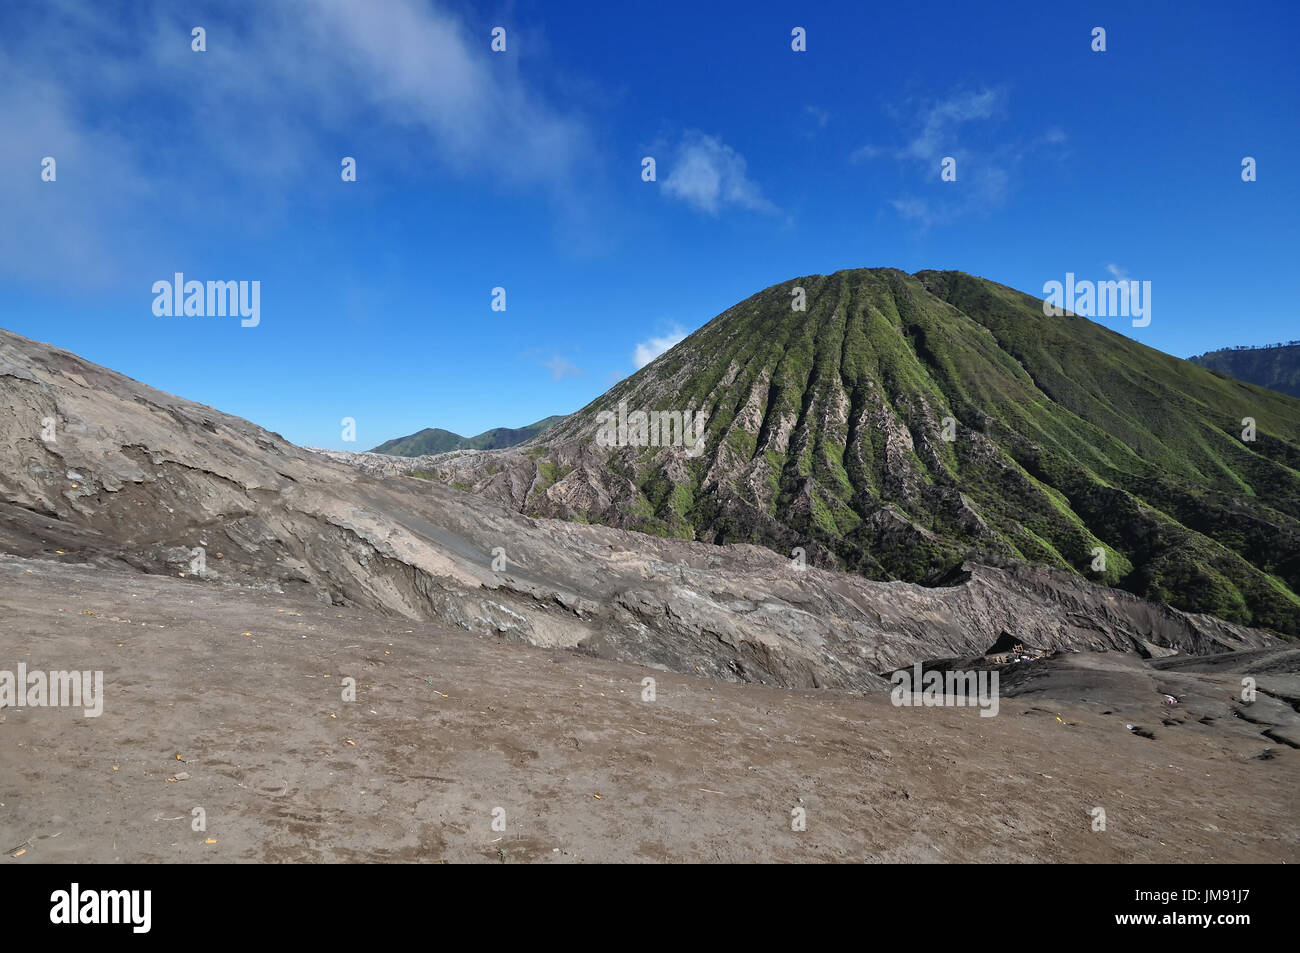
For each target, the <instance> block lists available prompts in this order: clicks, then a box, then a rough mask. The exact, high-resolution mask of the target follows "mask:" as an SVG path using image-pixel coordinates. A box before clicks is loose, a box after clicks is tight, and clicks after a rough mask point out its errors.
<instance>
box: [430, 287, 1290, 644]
mask: <svg viewBox="0 0 1300 953" xmlns="http://www.w3.org/2000/svg"><path fill="white" fill-rule="evenodd" d="M796 288H802V289H804V291H805V293H806V297H807V310H806V311H796V310H793V309H792V301H793V300H794V291H795V289H796ZM620 402H623V403H625V405H626V407H627V408H629V409H641V410H688V409H689V410H703V411H704V412H705V413H706V414H707V436H706V441H705V449H704V452H703V453H702V454H701V455H699V456H698V457H696V458H693V459H692V458H690V457H688V456H687V455H685V454H684V453H683V452H682V451H681V449H680V448H671V447H670V448H661V447H631V446H625V447H619V448H613V449H611V448H604V447H598V446H596V442H595V439H594V438H595V434H596V432H597V414H598V413H599V412H600V411H607V410H614V409H616V408H617V407H618V405H619V404H620ZM1245 418H1250V419H1251V420H1252V421H1254V432H1253V437H1254V439H1253V440H1249V439H1243V430H1244V428H1245V424H1243V420H1244V419H1245ZM435 472H436V473H437V475H438V476H439V477H440V478H442V479H448V480H451V479H454V480H455V481H456V482H457V485H461V486H471V487H472V488H473V489H475V490H476V491H478V492H482V493H486V494H488V495H492V496H495V497H497V498H499V499H501V500H502V501H503V502H507V503H509V504H510V505H511V506H514V507H516V508H519V509H522V510H523V511H525V512H528V513H532V514H536V515H548V516H558V517H562V518H568V519H579V520H583V521H588V522H596V523H607V524H611V525H617V526H622V527H626V528H631V529H637V530H641V531H644V532H650V533H656V534H662V535H673V536H683V537H690V538H697V539H703V540H708V541H714V542H754V543H759V544H762V545H765V546H769V547H771V548H774V549H776V550H778V551H780V552H783V553H787V554H788V553H790V552H791V551H792V550H793V549H794V548H795V547H801V548H802V549H803V550H804V551H805V553H806V556H807V558H808V559H809V560H811V561H814V562H817V563H820V564H823V565H837V566H840V567H842V568H845V569H848V570H852V571H857V572H861V573H864V574H866V575H868V576H870V577H872V578H899V579H906V580H913V581H929V582H933V581H938V580H941V579H942V578H944V575H945V574H946V573H949V572H951V571H952V570H953V568H954V567H956V566H958V565H959V564H960V563H961V562H962V561H963V560H964V559H966V558H971V557H974V558H977V559H983V560H986V561H990V562H997V561H1001V560H1012V561H1027V562H1031V563H1038V564H1044V565H1049V566H1054V567H1058V568H1062V569H1068V570H1071V571H1073V572H1076V573H1079V574H1082V575H1085V576H1087V577H1088V578H1091V579H1094V580H1099V581H1102V582H1105V583H1107V584H1109V585H1112V586H1116V587H1119V588H1122V589H1126V590H1129V591H1131V592H1134V593H1137V594H1139V595H1142V596H1146V597H1149V598H1151V599H1154V600H1157V601H1161V602H1166V603H1169V604H1171V605H1173V606H1175V607H1178V608H1181V609H1185V610H1189V611H1193V612H1207V613H1212V614H1215V615H1217V616H1220V617H1222V618H1225V619H1229V620H1232V621H1237V622H1242V623H1247V624H1250V625H1254V626H1261V627H1266V628H1270V629H1273V630H1275V631H1278V632H1284V633H1290V634H1292V635H1296V634H1300V597H1297V592H1300V400H1297V399H1295V398H1291V397H1287V396H1284V395H1282V394H1278V393H1276V392H1274V391H1270V390H1266V389H1264V388H1261V387H1256V386H1253V385H1250V384H1246V383H1242V382H1239V381H1236V380H1232V379H1229V378H1225V377H1223V376H1220V375H1216V374H1214V373H1211V372H1210V371H1208V370H1205V369H1204V368H1201V367H1198V366H1196V365H1195V364H1191V363H1189V362H1187V361H1184V360H1181V359H1179V358H1176V357H1172V356H1170V355H1168V354H1164V353H1162V352H1160V351H1156V350H1153V349H1151V348H1149V347H1146V346H1144V345H1142V344H1139V343H1138V342H1136V341H1134V340H1131V339H1129V338H1127V337H1124V336H1123V335H1120V334H1117V333H1115V332H1113V331H1110V330H1108V329H1107V328H1104V327H1102V326H1101V325H1098V324H1096V323H1094V322H1091V321H1089V320H1087V319H1085V318H1081V317H1076V316H1073V315H1066V316H1064V317H1046V316H1044V314H1043V311H1042V302H1041V301H1040V300H1039V299H1036V298H1034V297H1031V296H1029V295H1026V294H1023V293H1021V292H1018V291H1015V290H1013V289H1011V288H1008V287H1006V286H1003V285H999V284H996V283H994V282H991V281H987V280H984V279H981V278H975V277H972V276H970V275H966V274H962V273H959V272H936V271H922V272H918V273H917V274H915V275H908V274H906V273H904V272H901V271H898V270H895V269H861V270H852V271H842V272H837V273H835V274H833V275H829V276H827V275H811V276H806V277H802V278H796V279H793V280H791V281H787V282H783V283H782V284H779V285H775V286H773V287H771V288H768V289H766V290H765V291H762V292H759V293H758V294H756V295H754V296H753V297H751V298H749V299H747V300H745V301H742V302H741V303H740V304H737V305H736V306H735V307H733V308H731V309H730V310H728V311H726V312H724V313H723V314H721V315H719V316H718V317H717V318H715V319H714V320H712V321H710V322H709V323H708V324H707V325H705V326H704V327H702V328H701V329H700V330H698V331H696V332H695V333H694V334H692V335H691V336H689V337H688V338H686V339H685V340H684V341H682V342H681V343H680V344H678V345H677V346H675V347H674V348H672V349H671V350H669V351H668V352H666V353H665V354H663V355H662V356H661V357H659V358H658V359H657V360H655V361H653V362H652V363H650V364H649V365H647V366H646V367H645V368H643V369H642V370H640V371H639V372H637V373H636V374H634V375H633V376H632V377H630V378H628V379H627V380H625V381H622V382H621V383H619V384H618V385H617V386H615V387H614V388H613V389H612V390H611V391H609V392H608V393H606V394H605V395H603V396H602V397H600V398H599V399H597V400H596V401H594V402H593V403H592V404H590V405H588V406H587V407H585V408H583V409H582V410H581V411H579V412H578V413H576V414H573V415H571V416H570V417H567V418H565V419H563V420H562V421H560V422H559V423H557V424H556V425H555V426H554V427H553V428H551V430H550V431H548V432H547V433H546V434H545V436H544V437H542V438H541V439H540V440H538V441H535V442H534V443H533V444H532V445H530V448H529V452H528V453H526V454H525V453H521V452H518V451H506V452H505V456H501V455H483V456H481V457H475V458H472V459H459V458H458V459H456V460H451V461H447V462H445V463H443V464H441V465H440V466H439V467H437V468H435Z"/></svg>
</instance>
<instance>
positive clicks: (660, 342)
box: [632, 327, 686, 370]
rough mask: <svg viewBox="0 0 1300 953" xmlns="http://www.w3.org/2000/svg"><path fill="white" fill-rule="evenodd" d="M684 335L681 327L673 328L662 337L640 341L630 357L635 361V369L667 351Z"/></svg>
mask: <svg viewBox="0 0 1300 953" xmlns="http://www.w3.org/2000/svg"><path fill="white" fill-rule="evenodd" d="M685 337H686V332H685V331H684V330H682V329H681V328H677V327H675V328H673V329H672V330H671V331H669V332H668V333H667V334H665V335H663V336H662V337H654V338H649V339H648V340H645V341H642V342H641V343H640V344H638V345H637V346H636V353H635V354H634V355H633V356H632V359H633V360H634V361H635V362H636V367H637V370H640V369H641V368H643V367H645V366H646V365H647V364H649V363H650V362H651V361H653V360H654V359H655V358H656V357H658V356H659V355H660V354H662V353H664V352H665V351H667V350H668V349H669V348H670V347H672V346H673V345H674V344H676V343H678V342H679V341H681V340H682V339H683V338H685Z"/></svg>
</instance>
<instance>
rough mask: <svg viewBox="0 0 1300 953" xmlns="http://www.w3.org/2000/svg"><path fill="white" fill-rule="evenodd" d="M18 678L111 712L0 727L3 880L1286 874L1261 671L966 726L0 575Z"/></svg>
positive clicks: (1174, 679)
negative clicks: (650, 865)
mask: <svg viewBox="0 0 1300 953" xmlns="http://www.w3.org/2000/svg"><path fill="white" fill-rule="evenodd" d="M1292 651H1294V650H1292ZM20 662H22V663H25V664H26V666H27V668H28V669H29V670H42V671H48V670H58V669H67V670H102V671H103V673H104V695H105V702H104V712H103V714H102V716H100V717H98V718H87V717H84V715H83V714H82V712H81V711H80V710H69V709H59V708H48V707H46V708H36V707H28V708H21V709H19V708H14V707H6V708H4V709H0V848H11V847H12V848H14V850H11V851H9V853H7V854H6V855H5V856H4V857H3V858H0V863H5V864H19V863H43V862H53V863H73V862H75V863H86V862H91V863H93V862H176V863H214V862H221V863H229V862H248V861H252V862H366V861H397V862H439V861H448V862H474V861H482V862H491V863H498V862H506V863H516V862H536V861H544V862H571V861H581V862H610V861H614V862H627V861H631V862H641V861H650V862H653V861H670V860H671V861H705V862H717V861H728V862H737V861H738V862H748V861H781V862H790V861H796V862H797V861H848V862H864V861H866V862H946V861H958V862H1000V861H1045V862H1116V861H1120V862H1151V863H1169V862H1191V861H1196V862H1248V861H1253V862H1270V863H1271V862H1281V861H1285V862H1288V863H1294V862H1295V861H1296V860H1297V859H1300V795H1298V794H1297V791H1300V783H1298V782H1300V751H1297V750H1296V749H1295V748H1294V747H1292V745H1293V744H1294V743H1295V742H1296V741H1297V740H1300V739H1297V735H1296V729H1295V727H1294V721H1293V720H1291V719H1293V718H1294V716H1295V712H1294V710H1293V706H1292V705H1290V704H1289V703H1287V702H1285V701H1284V700H1279V698H1278V697H1277V696H1279V695H1280V696H1284V697H1285V696H1287V693H1289V692H1292V691H1293V690H1294V685H1295V682H1296V677H1295V676H1294V675H1291V674H1288V673H1287V672H1286V671H1283V670H1279V671H1278V672H1277V673H1275V674H1272V675H1269V674H1261V675H1259V683H1260V686H1261V688H1263V689H1266V690H1270V691H1273V692H1274V694H1261V697H1260V701H1258V702H1257V703H1256V704H1255V705H1252V706H1249V707H1246V706H1243V705H1242V704H1241V702H1240V699H1239V697H1238V696H1239V693H1240V682H1241V677H1240V674H1239V672H1236V671H1230V672H1221V671H1216V670H1214V666H1213V665H1206V664H1202V663H1200V662H1199V661H1198V662H1193V663H1189V664H1190V665H1191V667H1193V668H1200V669H1202V671H1189V670H1187V669H1186V668H1181V669H1180V668H1178V667H1176V666H1175V667H1173V668H1168V669H1166V670H1163V671H1160V670H1156V669H1154V668H1152V667H1151V666H1149V665H1148V664H1147V663H1144V662H1142V661H1140V660H1138V659H1136V658H1134V657H1131V656H1122V655H1119V654H1115V653H1107V654H1081V655H1074V656H1058V657H1056V658H1054V659H1050V660H1047V661H1043V662H1034V663H1022V664H1021V666H1019V667H1016V668H1015V670H1014V671H1010V670H1008V672H1007V674H1006V676H1005V677H1004V681H1003V697H1002V699H1001V705H1000V711H999V714H998V715H997V716H996V717H980V715H979V712H978V710H977V709H974V708H904V707H895V706H894V705H893V704H891V702H890V698H889V696H888V695H887V694H883V693H882V694H870V695H858V694H850V693H845V692H833V691H792V690H787V689H776V688H766V687H761V686H754V685H744V684H732V683H721V682H716V681H712V680H707V679H703V678H694V677H687V676H683V675H679V674H674V673H671V672H667V671H662V670H656V669H653V668H649V667H645V666H635V665H628V664H622V663H615V662H609V661H605V660H601V659H597V658H593V657H589V656H584V655H579V654H574V653H570V652H565V651H556V650H544V649H539V648H534V647H532V646H528V645H524V644H521V643H517V642H505V641H501V640H499V639H496V638H494V637H492V636H478V635H470V634H467V633H465V632H461V631H458V630H454V629H449V628H447V627H446V626H443V625H438V624H432V623H419V622H412V621H409V620H405V619H400V618H394V617H391V616H384V615H379V614H375V613H371V612H367V611H362V610H356V609H348V608H340V607H334V606H327V605H323V604H320V603H309V602H302V601H297V600H295V599H291V598H288V597H284V596H280V595H276V594H274V593H267V592H252V591H247V590H234V589H223V588H218V587H214V586H210V585H207V584H203V583H198V582H195V581H192V580H188V579H176V578H168V577H162V576H148V575H141V574H127V573H116V572H112V571H107V570H103V569H93V568H90V567H86V566H76V565H66V564H59V563H52V562H48V561H38V560H25V559H18V558H12V557H6V558H0V670H8V671H16V669H17V665H18V663H20ZM1221 667H1223V666H1221ZM1229 667H1231V666H1229ZM1284 668H1285V666H1283V669H1284ZM346 677H351V678H355V679H356V701H354V702H345V701H343V700H342V698H341V693H342V691H343V689H344V682H343V679H344V678H346ZM647 677H650V678H653V679H655V683H656V684H655V689H656V691H655V698H654V700H653V701H646V700H643V679H645V678H647ZM1270 686H1272V688H1270ZM1277 686H1281V687H1280V688H1278V687H1277ZM1166 693H1169V694H1173V695H1175V696H1176V697H1177V698H1178V704H1177V705H1174V706H1170V705H1168V704H1167V703H1166V701H1165V697H1164V696H1165V694H1166ZM1291 697H1294V696H1291ZM1129 724H1132V725H1134V727H1135V728H1136V729H1137V730H1136V731H1133V730H1129V729H1128V728H1127V727H1126V726H1127V725H1129ZM1265 732H1268V734H1265ZM1146 735H1151V736H1152V737H1146ZM178 755H179V760H178V757H177V756H178ZM182 774H184V775H187V777H184V778H182V779H180V780H169V779H173V778H177V777H178V775H182ZM195 808H201V809H202V811H203V813H204V815H205V816H206V830H204V831H195V830H193V829H192V821H193V811H194V809H195ZM1096 808H1102V809H1103V810H1104V811H1105V821H1106V823H1105V830H1104V831H1097V830H1094V829H1093V828H1094V809H1096ZM497 809H502V810H503V811H504V818H503V820H504V826H505V829H504V831H502V830H499V829H494V817H495V818H496V819H497V820H496V827H497V828H499V827H500V826H501V823H502V811H501V810H497ZM796 809H802V811H803V814H804V816H805V817H806V830H803V831H796V830H792V829H791V828H792V821H793V820H794V815H792V812H795V811H796ZM13 854H17V856H13Z"/></svg>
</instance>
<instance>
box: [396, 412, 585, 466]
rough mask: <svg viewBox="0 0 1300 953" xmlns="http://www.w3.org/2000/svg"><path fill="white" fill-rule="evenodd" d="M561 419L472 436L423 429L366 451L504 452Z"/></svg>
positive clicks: (416, 453)
mask: <svg viewBox="0 0 1300 953" xmlns="http://www.w3.org/2000/svg"><path fill="white" fill-rule="evenodd" d="M563 419H564V418H563V417H562V416H553V417H546V418H544V419H542V420H539V421H537V423H535V424H529V425H528V426H527V427H513V428H512V427H494V428H492V429H491V430H485V431H483V433H481V434H479V435H478V436H476V437H462V436H461V435H460V434H457V433H452V432H451V431H450V430H441V429H439V428H437V427H433V428H427V429H425V430H421V431H419V432H418V433H413V434H411V435H409V436H406V437H398V438H396V439H395V440H388V441H385V442H384V443H381V444H380V445H379V446H377V447H375V448H374V449H373V450H371V451H370V452H371V453H386V454H389V455H390V456H394V457H420V456H424V455H425V454H431V453H447V452H448V451H450V450H504V449H505V448H506V447H514V446H517V445H518V444H521V443H523V442H524V441H526V440H531V439H532V438H533V437H536V436H537V435H538V434H540V433H544V432H545V431H546V430H547V429H548V428H549V427H550V426H551V425H552V424H554V423H555V422H556V421H557V420H563Z"/></svg>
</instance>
